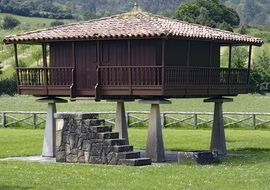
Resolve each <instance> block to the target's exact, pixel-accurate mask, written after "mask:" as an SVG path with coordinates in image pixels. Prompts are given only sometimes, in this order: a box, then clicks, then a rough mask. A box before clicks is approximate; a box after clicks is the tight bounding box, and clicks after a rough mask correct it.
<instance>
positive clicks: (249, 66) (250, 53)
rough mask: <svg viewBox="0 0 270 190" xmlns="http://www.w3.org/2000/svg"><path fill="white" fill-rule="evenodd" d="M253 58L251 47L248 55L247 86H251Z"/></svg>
mask: <svg viewBox="0 0 270 190" xmlns="http://www.w3.org/2000/svg"><path fill="white" fill-rule="evenodd" d="M251 57H252V45H250V46H249V55H248V76H247V85H249V80H250V79H249V78H250V70H251Z"/></svg>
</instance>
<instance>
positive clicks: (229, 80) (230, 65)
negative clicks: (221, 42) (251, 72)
mask: <svg viewBox="0 0 270 190" xmlns="http://www.w3.org/2000/svg"><path fill="white" fill-rule="evenodd" d="M231 68H232V44H230V46H229V73H228V82H227V85H228V95H229V94H230V83H231Z"/></svg>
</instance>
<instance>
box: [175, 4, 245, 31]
mask: <svg viewBox="0 0 270 190" xmlns="http://www.w3.org/2000/svg"><path fill="white" fill-rule="evenodd" d="M173 17H174V18H176V19H179V20H184V21H188V22H194V23H198V24H202V25H206V26H211V27H215V26H222V27H225V26H226V29H227V30H228V29H230V30H231V26H238V25H239V23H240V17H239V15H238V14H237V12H236V11H235V10H233V9H231V8H228V7H226V6H225V5H222V4H221V3H220V2H219V0H196V1H195V2H192V3H184V4H182V5H180V6H179V7H178V8H177V10H176V11H175V13H174V15H173Z"/></svg>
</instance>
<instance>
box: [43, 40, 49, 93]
mask: <svg viewBox="0 0 270 190" xmlns="http://www.w3.org/2000/svg"><path fill="white" fill-rule="evenodd" d="M42 59H43V67H44V85H45V86H46V95H47V96H48V70H47V67H48V63H47V46H46V43H42Z"/></svg>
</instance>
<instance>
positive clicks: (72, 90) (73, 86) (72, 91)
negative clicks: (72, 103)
mask: <svg viewBox="0 0 270 190" xmlns="http://www.w3.org/2000/svg"><path fill="white" fill-rule="evenodd" d="M72 67H73V68H72V84H71V86H70V98H71V99H73V98H76V84H75V83H76V58H75V43H74V42H72Z"/></svg>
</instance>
